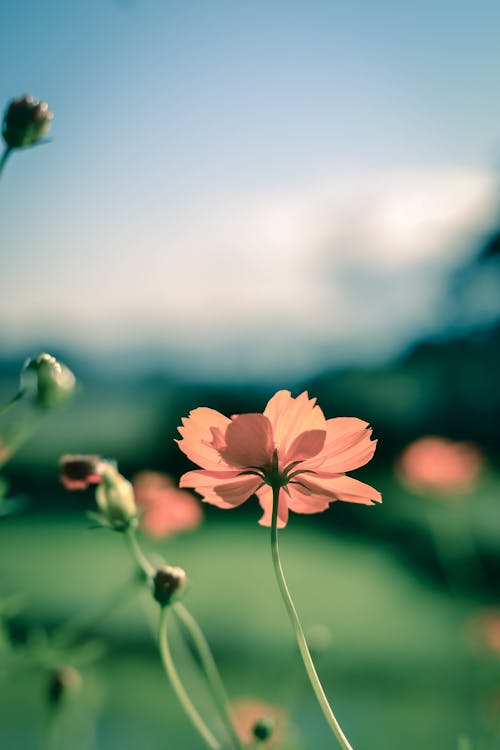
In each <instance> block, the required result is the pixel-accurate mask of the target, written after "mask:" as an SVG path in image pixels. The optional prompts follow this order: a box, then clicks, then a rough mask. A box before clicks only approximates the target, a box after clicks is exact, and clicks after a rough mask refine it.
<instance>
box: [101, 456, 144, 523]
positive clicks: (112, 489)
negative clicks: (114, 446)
mask: <svg viewBox="0 0 500 750" xmlns="http://www.w3.org/2000/svg"><path fill="white" fill-rule="evenodd" d="M99 472H100V475H101V480H102V481H101V483H100V484H99V486H98V487H97V489H96V493H95V497H96V501H97V505H98V506H99V510H100V511H101V513H102V514H103V515H104V516H105V518H106V520H107V521H108V523H109V524H110V525H111V526H112V527H113V528H114V529H116V530H117V531H124V530H125V529H127V528H128V527H129V526H130V523H131V521H132V520H133V519H135V518H136V517H137V507H136V504H135V496H134V488H133V486H132V484H131V483H130V482H129V481H128V479H125V477H124V476H122V475H121V474H120V473H119V472H118V471H117V469H116V468H115V467H114V466H113V464H111V463H109V462H107V461H103V462H101V464H100V468H99Z"/></svg>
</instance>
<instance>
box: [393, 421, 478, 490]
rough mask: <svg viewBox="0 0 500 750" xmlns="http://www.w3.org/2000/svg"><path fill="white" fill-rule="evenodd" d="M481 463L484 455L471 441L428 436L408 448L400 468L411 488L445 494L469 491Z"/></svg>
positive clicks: (404, 479)
mask: <svg viewBox="0 0 500 750" xmlns="http://www.w3.org/2000/svg"><path fill="white" fill-rule="evenodd" d="M482 466H483V457H482V455H481V453H480V451H479V449H478V448H477V447H476V446H475V445H473V444H472V443H458V442H454V441H453V440H448V439H447V438H442V437H431V436H429V437H423V438H420V439H419V440H415V442H414V443H411V444H410V445H409V446H408V447H407V448H405V450H404V451H403V453H402V455H401V458H400V459H399V462H398V466H397V471H398V474H399V476H400V478H401V481H402V482H403V483H404V484H406V486H407V487H409V488H410V489H411V490H412V491H414V492H428V491H433V492H436V493H438V494H440V495H441V496H446V495H452V494H454V493H457V492H459V493H465V492H468V491H469V490H470V489H471V488H472V486H473V484H474V482H475V481H476V479H477V477H478V476H479V472H480V471H481V468H482Z"/></svg>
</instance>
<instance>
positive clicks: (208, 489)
mask: <svg viewBox="0 0 500 750" xmlns="http://www.w3.org/2000/svg"><path fill="white" fill-rule="evenodd" d="M261 484H262V480H261V478H260V477H256V476H253V475H248V474H241V473H238V472H234V471H227V472H217V471H189V472H187V474H184V475H183V476H182V477H181V479H180V482H179V486H180V487H192V488H193V489H194V490H196V492H198V494H200V495H202V497H203V499H204V501H205V502H207V503H211V504H212V505H218V506H219V507H220V508H229V507H235V506H236V505H241V503H244V502H245V500H248V498H249V497H251V496H252V495H253V494H254V493H255V491H256V489H257V488H258V487H259V486H260V485H261Z"/></svg>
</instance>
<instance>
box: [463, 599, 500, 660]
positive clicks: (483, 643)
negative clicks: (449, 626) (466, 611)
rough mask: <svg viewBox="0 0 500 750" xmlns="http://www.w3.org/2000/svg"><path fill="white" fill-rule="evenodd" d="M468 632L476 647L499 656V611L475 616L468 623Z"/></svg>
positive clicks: (490, 611)
mask: <svg viewBox="0 0 500 750" xmlns="http://www.w3.org/2000/svg"><path fill="white" fill-rule="evenodd" d="M468 630H469V634H470V635H471V637H472V639H473V641H474V642H475V644H476V645H478V646H480V647H481V648H482V649H484V650H486V651H489V652H490V653H491V654H496V655H497V656H500V609H492V610H486V611H484V612H481V613H480V614H478V615H475V616H474V617H473V618H472V619H471V620H470V622H469V623H468Z"/></svg>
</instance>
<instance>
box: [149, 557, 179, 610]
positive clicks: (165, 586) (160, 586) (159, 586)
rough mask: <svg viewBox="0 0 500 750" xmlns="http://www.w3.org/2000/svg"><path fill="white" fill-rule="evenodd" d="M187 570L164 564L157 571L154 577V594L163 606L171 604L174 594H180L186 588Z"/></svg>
mask: <svg viewBox="0 0 500 750" xmlns="http://www.w3.org/2000/svg"><path fill="white" fill-rule="evenodd" d="M186 581H187V576H186V571H185V570H183V569H182V568H178V567H175V566H174V565H164V566H163V568H160V569H159V570H157V571H156V573H155V576H154V578H153V584H154V588H153V596H154V598H155V599H156V601H157V602H158V604H160V605H161V606H162V607H165V606H166V605H167V604H170V602H171V601H172V598H173V596H174V595H179V594H180V593H181V591H182V590H183V589H184V588H185V586H186Z"/></svg>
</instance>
